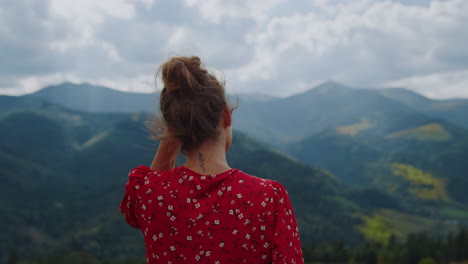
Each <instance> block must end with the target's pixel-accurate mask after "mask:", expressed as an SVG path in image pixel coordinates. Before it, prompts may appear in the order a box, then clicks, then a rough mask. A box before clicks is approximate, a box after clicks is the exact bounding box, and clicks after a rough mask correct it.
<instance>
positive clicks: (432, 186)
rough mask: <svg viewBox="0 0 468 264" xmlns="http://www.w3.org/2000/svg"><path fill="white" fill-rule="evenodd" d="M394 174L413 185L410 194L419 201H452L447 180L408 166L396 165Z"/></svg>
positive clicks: (393, 170) (393, 165) (393, 166)
mask: <svg viewBox="0 0 468 264" xmlns="http://www.w3.org/2000/svg"><path fill="white" fill-rule="evenodd" d="M391 168H392V172H393V174H394V175H396V176H400V177H403V178H404V179H405V180H406V181H407V182H409V183H410V184H411V187H410V188H409V192H410V193H411V194H413V195H414V196H416V197H417V198H419V199H423V200H439V201H446V202H448V201H450V197H449V196H448V194H447V191H446V188H445V187H446V180H445V179H439V178H435V177H434V176H432V175H431V174H430V173H426V172H424V171H422V170H421V169H418V168H415V167H413V166H411V165H407V164H399V163H394V164H392V165H391Z"/></svg>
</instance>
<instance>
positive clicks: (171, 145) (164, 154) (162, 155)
mask: <svg viewBox="0 0 468 264" xmlns="http://www.w3.org/2000/svg"><path fill="white" fill-rule="evenodd" d="M163 138H164V139H162V140H161V141H160V142H159V147H158V151H157V152H156V155H155V156H154V159H153V162H152V163H151V167H150V168H151V169H152V170H157V171H166V170H171V169H173V168H174V166H175V163H176V160H177V156H178V155H179V152H180V147H181V146H182V144H181V142H180V140H179V139H178V138H176V137H175V136H173V135H171V133H170V131H169V130H167V129H166V131H165V132H164V134H163Z"/></svg>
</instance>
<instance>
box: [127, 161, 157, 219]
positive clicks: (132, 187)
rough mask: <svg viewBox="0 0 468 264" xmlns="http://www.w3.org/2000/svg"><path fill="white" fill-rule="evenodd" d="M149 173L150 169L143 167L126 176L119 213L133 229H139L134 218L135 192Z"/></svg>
mask: <svg viewBox="0 0 468 264" xmlns="http://www.w3.org/2000/svg"><path fill="white" fill-rule="evenodd" d="M149 171H150V168H149V167H148V166H144V165H140V166H138V167H136V168H134V169H132V170H131V171H130V173H129V174H128V181H127V183H126V184H125V194H124V197H123V199H122V202H121V203H120V212H122V214H123V215H124V217H125V220H126V221H127V223H128V224H129V225H130V226H132V227H134V228H140V225H139V224H138V219H137V216H136V206H137V204H138V195H137V191H138V189H139V188H140V185H141V184H142V183H143V180H144V177H145V176H146V175H147V174H148V172H149Z"/></svg>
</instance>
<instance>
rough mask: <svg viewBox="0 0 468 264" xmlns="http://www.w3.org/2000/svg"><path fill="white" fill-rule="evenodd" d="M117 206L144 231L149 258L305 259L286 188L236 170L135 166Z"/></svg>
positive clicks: (223, 260) (176, 260)
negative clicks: (202, 171)
mask: <svg viewBox="0 0 468 264" xmlns="http://www.w3.org/2000/svg"><path fill="white" fill-rule="evenodd" d="M120 209H121V211H122V213H124V215H125V219H126V220H127V222H128V223H129V224H130V225H131V226H133V227H135V228H139V229H141V230H142V232H143V236H144V240H145V244H146V256H147V261H148V263H303V259H302V252H301V246H300V241H299V232H298V230H297V225H296V220H295V218H294V213H293V210H292V207H291V202H290V200H289V196H288V194H287V191H286V189H285V188H284V187H283V186H282V185H281V184H280V183H278V182H276V181H272V180H267V179H261V178H258V177H255V176H251V175H248V174H246V173H244V172H242V171H240V170H238V169H230V170H228V171H225V172H223V173H219V174H214V175H201V174H199V173H197V172H195V171H192V170H191V169H189V168H187V167H185V166H180V167H177V168H174V169H172V170H169V171H165V172H158V171H155V170H151V169H150V168H149V167H147V166H138V167H136V168H134V169H133V170H132V171H131V172H130V174H129V181H128V183H127V185H126V193H125V196H124V198H123V200H122V204H121V205H120Z"/></svg>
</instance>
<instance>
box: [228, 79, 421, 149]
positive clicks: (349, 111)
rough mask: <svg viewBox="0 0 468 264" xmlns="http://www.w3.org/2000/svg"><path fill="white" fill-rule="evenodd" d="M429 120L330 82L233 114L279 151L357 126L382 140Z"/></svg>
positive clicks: (238, 122)
mask: <svg viewBox="0 0 468 264" xmlns="http://www.w3.org/2000/svg"><path fill="white" fill-rule="evenodd" d="M426 119H427V117H426V116H424V115H422V114H420V113H418V112H417V111H415V110H414V109H412V108H410V107H407V106H405V105H403V104H401V103H400V102H397V101H394V100H391V99H389V98H387V97H385V96H382V95H380V94H378V93H376V92H374V91H370V90H364V89H353V88H349V87H346V86H343V85H340V84H337V83H334V82H327V83H324V84H322V85H319V86H317V87H315V88H313V89H311V90H309V91H306V92H304V93H302V94H298V95H294V96H290V97H287V98H280V99H276V100H271V101H267V102H264V103H257V104H244V105H242V107H239V109H238V111H237V112H235V114H234V121H235V123H234V125H235V126H237V128H238V129H239V130H241V131H243V132H245V133H247V134H248V135H251V136H253V137H255V138H257V139H260V140H263V141H264V142H274V144H275V145H276V146H279V145H281V144H282V143H288V142H292V141H297V140H300V139H303V138H306V137H308V136H310V135H314V134H316V133H319V132H321V131H324V130H330V129H334V128H336V127H338V126H352V125H355V127H354V129H359V130H360V131H361V132H363V133H366V134H379V135H383V134H385V133H387V132H389V131H391V130H393V129H395V128H405V127H406V126H408V125H410V124H414V123H423V122H424V121H425V120H426ZM350 128H351V129H353V127H350ZM344 129H346V127H345V128H344Z"/></svg>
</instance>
